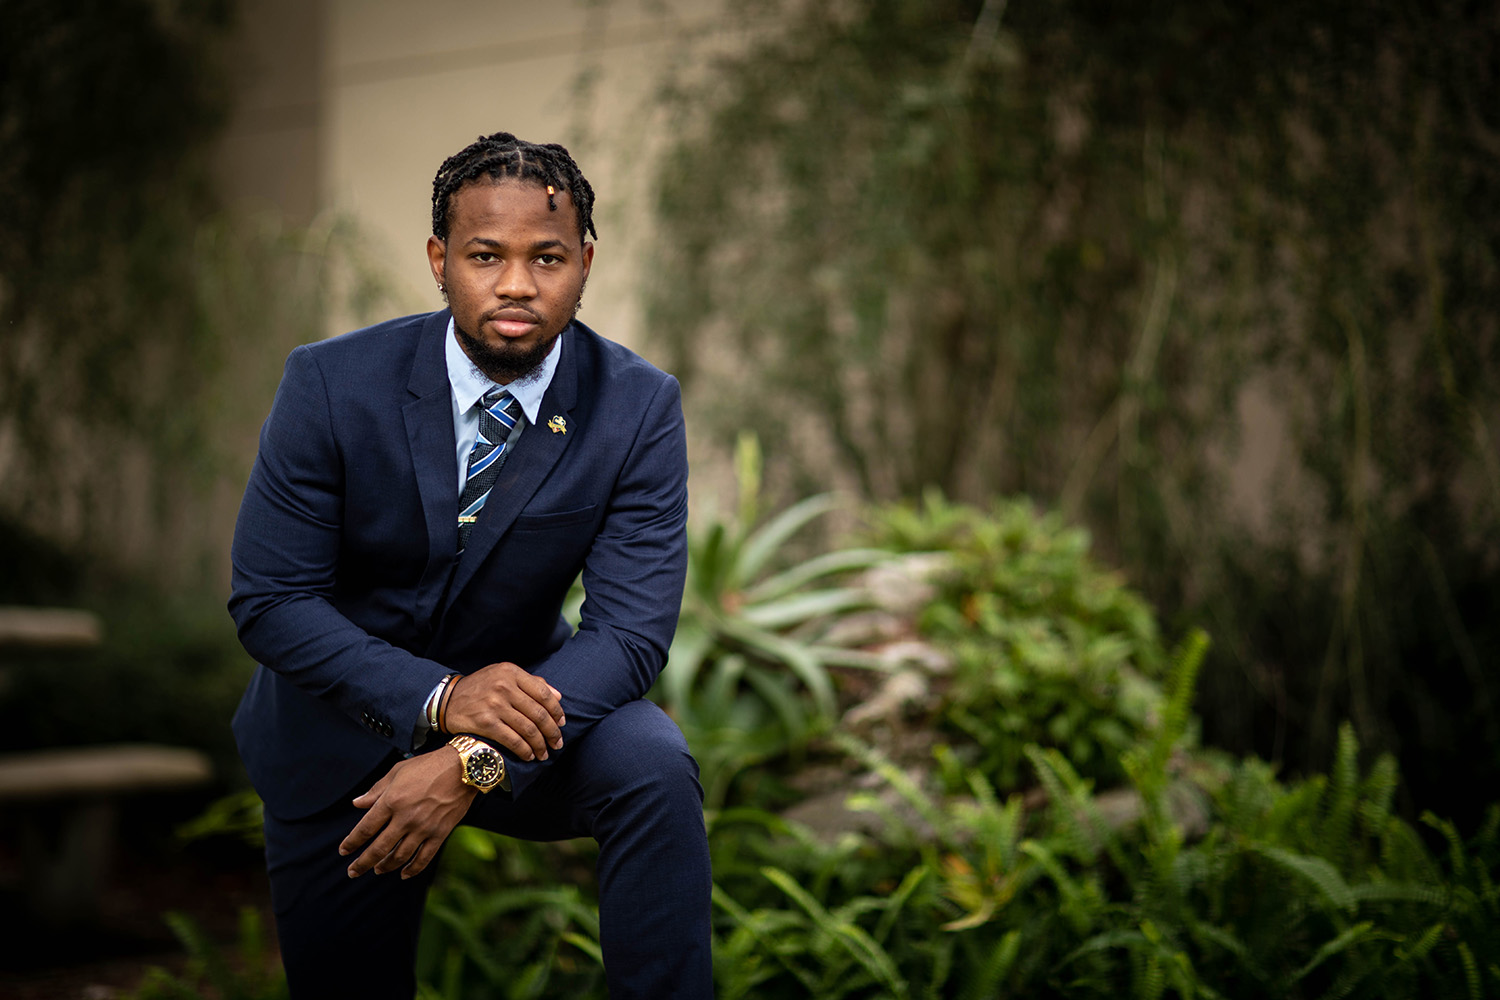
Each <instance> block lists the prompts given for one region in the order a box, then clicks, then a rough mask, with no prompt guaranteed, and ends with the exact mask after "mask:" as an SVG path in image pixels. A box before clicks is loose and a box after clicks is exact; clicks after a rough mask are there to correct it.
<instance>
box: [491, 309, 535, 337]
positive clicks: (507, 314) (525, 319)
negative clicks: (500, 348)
mask: <svg viewBox="0 0 1500 1000" xmlns="http://www.w3.org/2000/svg"><path fill="white" fill-rule="evenodd" d="M485 322H486V323H487V324H488V325H489V326H492V327H494V328H495V330H496V331H497V332H498V333H499V334H500V335H501V336H503V337H524V336H525V335H526V334H528V333H530V332H531V331H532V329H534V328H535V327H537V326H539V325H540V324H541V320H540V319H538V318H537V317H536V316H534V315H532V314H531V313H526V312H521V311H520V310H516V309H507V310H505V311H504V312H499V313H495V314H494V315H492V316H490V317H488V318H487V319H486V320H485Z"/></svg>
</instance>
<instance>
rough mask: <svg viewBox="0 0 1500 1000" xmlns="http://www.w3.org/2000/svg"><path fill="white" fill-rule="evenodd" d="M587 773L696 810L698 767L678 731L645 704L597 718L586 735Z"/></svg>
mask: <svg viewBox="0 0 1500 1000" xmlns="http://www.w3.org/2000/svg"><path fill="white" fill-rule="evenodd" d="M588 743H589V744H590V746H589V748H588V750H589V752H588V754H587V756H588V758H589V760H588V764H587V773H588V774H589V775H590V776H591V777H592V778H594V779H595V780H601V781H604V782H606V783H608V784H609V785H610V786H612V788H613V789H615V790H617V791H619V792H633V793H649V794H654V795H661V796H667V797H671V798H678V799H684V800H692V801H693V802H695V803H696V804H697V805H698V806H701V804H702V800H703V790H702V788H701V787H700V786H699V784H698V764H697V762H696V761H695V760H693V756H692V754H691V753H690V752H689V750H688V745H687V740H686V739H685V738H684V737H683V735H682V730H680V729H678V728H677V724H676V723H675V722H673V721H672V720H671V719H670V718H668V716H667V714H666V713H665V712H663V711H662V710H661V709H660V708H658V707H657V706H656V705H655V704H653V703H652V702H649V701H634V702H631V703H629V704H627V705H625V706H624V707H623V708H620V709H618V710H616V711H615V712H613V713H611V714H610V715H608V716H606V717H605V718H604V719H601V720H600V721H599V722H598V723H597V724H596V725H595V726H594V729H593V731H592V732H591V733H590V734H589V737H588Z"/></svg>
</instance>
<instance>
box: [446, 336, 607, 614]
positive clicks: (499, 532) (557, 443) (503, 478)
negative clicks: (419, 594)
mask: <svg viewBox="0 0 1500 1000" xmlns="http://www.w3.org/2000/svg"><path fill="white" fill-rule="evenodd" d="M562 337H563V344H562V352H563V353H562V357H561V358H560V359H558V365H557V371H555V372H553V374H552V382H551V384H550V385H548V387H547V391H546V392H545V393H544V394H543V395H542V405H541V408H540V409H539V410H538V411H537V415H538V418H539V421H540V422H539V423H538V424H536V425H528V426H527V428H526V430H525V431H523V432H522V434H521V439H520V440H519V441H517V442H516V450H515V451H514V452H513V453H512V454H510V455H509V456H507V457H506V459H505V465H504V466H503V467H502V468H501V470H500V475H499V478H497V479H496V480H495V485H494V486H493V487H492V488H491V489H490V495H489V498H488V499H487V500H485V502H484V510H482V511H481V512H480V514H479V520H478V521H477V522H476V523H475V525H474V530H473V531H472V532H470V534H469V542H468V545H466V546H465V547H464V552H463V556H462V558H460V559H459V561H458V569H457V572H456V573H455V574H454V577H453V582H452V584H451V585H450V586H449V588H448V596H447V599H446V601H445V603H446V604H450V605H451V604H452V603H453V600H454V598H456V597H457V596H458V595H459V594H460V593H461V592H462V591H463V589H464V587H465V586H467V585H468V583H469V581H471V580H472V579H473V578H474V574H475V572H476V571H477V570H478V568H479V566H480V565H481V564H483V563H484V561H485V559H486V558H487V557H488V556H489V554H490V552H491V550H492V549H494V547H495V544H496V543H497V542H498V541H499V540H500V538H501V536H503V535H504V534H505V532H506V531H508V530H509V529H510V526H511V524H513V523H514V522H515V519H516V515H517V514H519V513H520V512H521V509H522V508H523V507H525V506H526V504H527V502H528V501H530V500H531V498H532V496H533V495H534V494H535V493H536V491H537V489H538V488H539V487H540V486H541V485H542V483H543V482H544V481H546V479H547V475H548V474H549V473H550V472H551V471H552V468H553V466H555V465H556V464H557V463H558V461H559V460H560V459H561V458H562V456H563V452H564V451H566V450H567V448H568V445H569V444H570V443H571V442H572V441H573V440H574V439H575V438H576V437H577V435H578V433H579V429H578V428H577V427H576V426H575V425H574V421H573V420H572V415H573V410H574V407H575V404H576V403H577V399H578V348H577V342H576V341H575V340H574V339H573V327H571V326H570V327H568V329H567V330H565V331H563V334H562ZM553 417H563V418H564V426H565V427H566V428H567V430H566V432H562V431H560V430H559V431H554V430H553V429H552V428H550V427H549V426H548V423H549V421H551V420H552V418H553ZM450 450H451V449H450ZM457 517H458V513H457V501H456V500H455V501H454V520H455V521H456V520H457ZM457 530H458V529H457V527H455V528H454V530H453V537H454V545H455V546H456V545H457V544H458V543H457V537H458V534H457Z"/></svg>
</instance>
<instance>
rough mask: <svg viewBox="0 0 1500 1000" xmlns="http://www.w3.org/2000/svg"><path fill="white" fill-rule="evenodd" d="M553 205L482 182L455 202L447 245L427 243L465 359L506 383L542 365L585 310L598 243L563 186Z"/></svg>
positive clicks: (533, 193)
mask: <svg viewBox="0 0 1500 1000" xmlns="http://www.w3.org/2000/svg"><path fill="white" fill-rule="evenodd" d="M554 200H555V201H556V202H557V211H555V212H554V211H552V210H551V209H549V208H548V207H547V189H546V188H545V187H542V186H540V185H538V184H535V183H532V182H530V181H519V180H501V181H492V180H489V179H488V178H480V179H479V180H477V181H472V182H470V183H468V184H465V185H464V186H463V187H461V188H459V189H458V190H457V191H456V192H454V194H453V196H452V198H451V199H450V200H449V203H448V217H449V218H448V239H447V240H440V239H438V238H437V237H436V236H433V237H430V238H429V239H428V240H427V259H428V261H429V262H430V263H431V264H432V275H433V277H434V278H436V279H437V280H438V281H439V282H440V283H441V284H443V285H445V286H447V289H448V305H449V307H450V308H451V309H452V310H453V325H454V327H455V328H456V330H457V332H458V341H459V343H460V344H461V345H462V346H463V349H464V353H465V354H467V355H468V356H469V360H470V361H473V362H474V364H475V366H476V367H478V369H479V370H480V371H482V372H484V373H485V374H486V375H488V376H489V377H490V378H491V379H493V380H494V381H495V382H498V383H499V384H501V385H505V384H506V383H509V382H512V381H514V380H515V379H518V378H522V377H524V376H525V375H527V374H529V373H530V372H532V371H533V370H535V369H536V367H537V365H539V364H541V362H542V359H543V358H545V357H546V356H547V354H548V352H549V351H551V350H552V344H553V342H554V341H556V340H557V337H558V334H560V333H562V331H563V328H564V327H566V326H567V325H568V323H569V322H570V321H571V320H572V319H573V315H574V313H576V312H577V311H578V302H579V299H580V297H581V296H582V295H583V286H584V283H585V282H586V281H587V280H588V276H589V267H590V265H592V264H593V261H594V245H593V244H592V243H584V242H582V240H581V239H580V237H579V235H578V215H577V210H576V209H575V208H574V207H573V199H572V197H571V196H569V194H568V193H567V191H566V190H559V191H558V192H557V194H556V195H554Z"/></svg>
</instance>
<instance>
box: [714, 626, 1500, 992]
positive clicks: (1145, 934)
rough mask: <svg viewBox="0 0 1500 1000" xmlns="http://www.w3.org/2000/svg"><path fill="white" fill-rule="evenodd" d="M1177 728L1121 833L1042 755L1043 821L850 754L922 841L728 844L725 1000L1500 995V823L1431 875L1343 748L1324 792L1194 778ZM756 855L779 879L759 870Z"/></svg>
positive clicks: (1060, 762)
mask: <svg viewBox="0 0 1500 1000" xmlns="http://www.w3.org/2000/svg"><path fill="white" fill-rule="evenodd" d="M1205 649H1206V644H1205V643H1204V641H1203V640H1202V639H1201V637H1199V638H1195V639H1191V640H1190V641H1189V642H1188V643H1187V644H1185V646H1184V647H1183V649H1182V651H1180V652H1179V654H1178V655H1177V656H1176V657H1175V666H1174V667H1173V670H1172V673H1171V676H1170V677H1169V679H1168V686H1169V689H1170V690H1171V692H1172V703H1173V704H1174V705H1184V704H1186V703H1187V699H1188V698H1190V696H1191V690H1192V679H1193V676H1194V674H1195V672H1196V670H1197V667H1198V665H1199V664H1200V663H1201V661H1202V657H1203V654H1204V652H1205ZM1163 718H1164V720H1165V721H1164V722H1163V723H1162V724H1161V725H1159V726H1158V727H1157V728H1155V729H1153V730H1152V731H1151V732H1150V733H1148V734H1146V735H1145V736H1143V737H1142V739H1141V740H1140V741H1139V742H1138V743H1136V744H1135V745H1134V746H1133V747H1132V748H1131V750H1130V759H1131V764H1130V765H1129V767H1128V770H1129V771H1130V773H1131V777H1132V782H1133V788H1134V790H1135V792H1136V795H1137V796H1138V797H1139V800H1140V801H1141V803H1142V807H1141V810H1140V813H1139V821H1137V822H1119V821H1116V820H1111V819H1109V818H1107V817H1106V815H1105V813H1104V810H1103V808H1102V804H1103V803H1102V800H1101V799H1100V797H1099V796H1097V795H1096V794H1095V792H1094V791H1093V789H1092V787H1091V784H1090V783H1089V782H1088V781H1086V780H1084V779H1083V778H1082V777H1080V775H1079V774H1078V772H1077V771H1076V770H1075V769H1074V768H1073V767H1072V766H1071V764H1070V763H1069V762H1068V761H1067V759H1066V757H1065V756H1064V755H1063V754H1061V753H1059V752H1058V751H1057V750H1055V749H1045V750H1044V749H1041V748H1037V747H1031V748H1029V749H1028V751H1027V753H1028V756H1029V757H1030V759H1031V761H1032V764H1033V766H1034V768H1035V770H1036V773H1037V774H1038V775H1039V777H1040V778H1041V779H1042V783H1043V786H1044V788H1045V789H1046V792H1047V805H1046V807H1045V809H1043V810H1040V811H1036V812H1032V813H1030V814H1027V813H1026V812H1025V811H1024V810H1023V807H1022V804H1021V798H1020V797H1019V796H1012V797H1011V798H1010V799H1009V800H1008V801H1007V802H1005V803H1004V804H1001V803H1000V802H999V801H998V800H997V799H996V797H995V795H994V794H993V790H992V788H991V786H990V784H989V782H988V779H987V777H986V776H984V775H983V774H980V773H979V772H976V771H973V770H969V771H967V777H968V779H969V786H970V790H971V794H970V795H968V796H945V797H941V798H934V797H931V796H929V795H928V794H927V793H925V792H923V791H922V790H921V789H920V788H919V787H918V786H917V785H916V784H915V783H913V782H911V781H909V780H906V778H905V776H904V774H903V772H902V771H901V769H899V768H895V767H894V766H892V765H890V764H889V763H888V762H883V761H882V758H881V755H880V754H879V753H878V752H876V751H874V750H872V749H870V748H862V747H858V746H856V745H853V744H850V750H851V752H853V753H854V754H855V755H856V756H857V757H858V758H859V759H861V760H863V761H864V762H865V763H866V764H867V765H870V766H872V767H873V768H874V770H875V771H876V773H878V774H880V775H881V776H882V777H883V778H885V779H886V780H887V781H888V782H890V784H891V786H892V787H893V788H894V789H896V790H897V791H898V792H899V793H900V794H901V796H903V797H904V798H907V799H909V800H912V802H913V804H914V805H915V806H916V810H915V811H916V814H917V815H919V816H920V817H921V822H922V828H921V830H914V829H912V828H911V827H910V825H909V821H908V822H907V823H906V825H905V826H904V827H903V822H902V821H901V820H900V819H899V817H897V816H895V815H894V814H890V813H887V818H888V822H889V823H890V824H892V825H891V826H890V827H889V828H888V829H887V830H886V832H885V833H883V834H880V835H878V836H876V837H864V836H856V835H853V834H849V835H845V836H844V837H841V838H840V839H839V840H838V841H837V842H836V843H835V844H826V843H820V842H817V841H815V840H812V839H811V838H809V837H808V836H807V835H806V834H805V833H804V832H801V831H799V830H797V829H796V828H794V827H790V826H788V825H787V824H785V823H780V824H779V825H778V824H777V823H776V822H775V821H772V820H763V821H760V822H758V823H757V824H756V836H753V837H752V836H743V835H742V837H741V838H740V840H739V842H738V843H737V844H736V845H735V847H734V854H733V857H734V858H735V861H734V863H730V864H724V865H719V864H718V862H719V861H720V858H721V857H722V856H723V855H724V853H725V852H726V851H727V850H728V848H727V846H726V844H725V843H724V842H723V835H724V834H725V833H726V832H728V831H727V829H725V828H722V827H719V826H716V827H715V828H714V840H713V843H714V844H715V851H716V854H715V861H716V880H717V882H718V887H717V889H716V893H715V902H716V905H717V907H718V909H719V910H720V911H721V912H722V913H724V914H725V915H726V916H727V919H726V921H725V922H724V923H723V924H722V925H721V926H722V933H723V934H724V935H725V937H724V938H723V939H722V940H723V942H724V943H723V950H724V952H726V953H727V954H728V955H732V956H733V957H732V960H725V961H724V962H723V964H724V966H725V968H724V969H722V970H721V977H720V982H721V985H727V984H733V985H734V990H733V992H729V991H726V995H737V996H743V995H755V996H763V997H778V996H786V997H793V996H806V995H823V994H822V993H821V992H819V991H820V990H821V989H823V988H824V987H825V986H826V984H828V983H837V984H839V989H840V990H841V992H837V993H834V994H830V995H838V996H869V997H874V996H905V995H912V996H917V995H925V996H934V997H939V996H942V997H960V996H965V997H966V996H975V997H978V996H990V995H996V994H1002V995H1024V996H1036V997H1052V996H1057V997H1063V996H1066V997H1069V998H1077V997H1091V996H1098V997H1118V996H1141V997H1160V996H1167V995H1171V996H1177V997H1204V998H1212V997H1230V996H1233V997H1267V998H1272V997H1275V998H1285V997H1292V998H1297V997H1325V996H1330V997H1331V996H1337V997H1345V996H1348V997H1380V998H1392V997H1425V996H1483V995H1489V994H1490V993H1492V992H1494V991H1495V990H1496V989H1500V963H1497V962H1496V960H1495V956H1496V951H1497V949H1500V943H1497V942H1500V910H1497V909H1496V907H1497V896H1496V890H1495V885H1494V879H1495V875H1496V873H1497V871H1500V838H1497V836H1496V830H1497V826H1500V807H1497V808H1495V809H1492V811H1491V817H1492V818H1491V820H1490V822H1489V823H1488V824H1487V825H1486V826H1485V827H1484V829H1482V830H1481V831H1480V833H1479V835H1478V836H1477V837H1475V838H1474V839H1473V840H1472V841H1470V842H1468V843H1465V842H1463V841H1462V840H1461V839H1460V838H1459V837H1458V836H1457V834H1456V833H1455V832H1454V831H1453V829H1452V827H1451V825H1446V824H1436V825H1438V826H1439V827H1440V828H1441V829H1442V831H1443V833H1444V838H1445V840H1446V841H1447V844H1448V853H1447V857H1446V858H1443V857H1434V856H1432V855H1431V854H1430V853H1429V852H1428V851H1427V849H1426V848H1425V847H1424V845H1423V842H1422V840H1421V838H1420V837H1419V836H1417V834H1416V832H1415V831H1414V830H1413V829H1412V828H1411V827H1410V826H1408V825H1407V824H1405V823H1404V822H1402V821H1401V820H1400V819H1398V818H1396V817H1394V816H1393V815H1391V813H1390V812H1389V803H1390V798H1391V792H1392V779H1393V771H1392V770H1391V765H1390V760H1389V758H1382V759H1381V760H1379V761H1377V762H1376V763H1375V765H1374V766H1373V767H1371V768H1370V769H1369V770H1368V771H1367V772H1365V773H1363V774H1361V772H1360V769H1359V766H1358V763H1357V746H1356V744H1355V742H1354V738H1353V735H1352V731H1351V730H1349V729H1348V727H1346V728H1345V729H1344V731H1343V734H1342V736H1341V740H1340V747H1341V749H1340V753H1339V757H1338V759H1337V760H1336V761H1335V764H1334V771H1333V776H1332V777H1331V778H1329V779H1321V778H1319V779H1314V780H1311V781H1309V782H1305V783H1301V784H1293V785H1284V784H1282V783H1281V782H1279V781H1278V780H1277V779H1276V778H1275V777H1274V775H1273V774H1272V772H1271V770H1270V769H1269V768H1267V767H1266V766H1265V765H1263V764H1260V763H1259V762H1256V761H1254V760H1249V761H1244V762H1226V761H1212V760H1209V761H1202V762H1199V763H1196V764H1195V763H1193V762H1191V761H1190V760H1189V759H1186V758H1183V757H1182V755H1181V749H1182V746H1183V740H1184V739H1185V736H1186V734H1187V731H1188V728H1189V726H1188V721H1189V720H1188V719H1187V716H1186V714H1185V713H1177V712H1171V711H1169V712H1167V713H1165V714H1164V717H1163ZM1184 781H1186V782H1187V783H1189V784H1191V785H1192V786H1194V788H1196V789H1197V791H1198V792H1199V793H1200V795H1202V796H1203V797H1204V799H1205V801H1207V802H1209V804H1210V814H1209V817H1208V820H1207V822H1206V824H1205V825H1204V827H1203V829H1201V830H1200V831H1197V832H1192V833H1190V832H1189V831H1188V829H1187V828H1186V827H1185V826H1184V824H1183V821H1182V820H1181V819H1179V818H1177V817H1176V816H1174V814H1173V809H1172V808H1171V806H1170V803H1169V801H1168V798H1169V797H1168V796H1166V795H1165V794H1164V790H1166V789H1169V788H1171V787H1173V786H1174V785H1175V784H1178V783H1181V782H1184ZM721 822H723V820H722V819H721ZM1433 822H1434V823H1435V822H1436V821H1433ZM924 831H925V832H924ZM747 853H750V854H754V855H758V856H760V857H762V858H765V859H768V860H770V859H774V864H767V863H764V862H763V866H762V868H761V869H759V870H757V869H755V868H754V867H753V866H751V865H750V864H748V863H747V861H746V859H745V858H744V855H745V854H747ZM830 859H834V860H833V863H832V864H830ZM830 868H833V869H834V870H836V871H837V873H838V874H837V875H836V876H833V877H830V876H829V874H828V873H829V871H830ZM768 885H769V887H770V890H769V891H768ZM795 886H800V887H802V889H804V890H805V892H793V891H791V887H795ZM777 893H780V894H781V896H782V897H783V898H781V899H778V898H777ZM804 896H809V897H811V899H808V898H803V897H804ZM814 902H815V903H816V909H815V908H814V906H813V903H814ZM813 913H817V914H818V922H819V927H818V929H817V930H816V932H815V931H814V929H813V928H812V927H811V926H809V925H808V923H807V920H808V917H809V914H813ZM856 932H857V933H856ZM855 942H858V943H857V944H856V943H855ZM856 953H857V954H858V955H859V956H862V957H863V958H864V959H865V960H866V961H865V962H861V961H860V960H859V958H856V957H854V956H855V955H856ZM895 982H904V983H905V984H906V988H905V991H900V990H894V989H893V988H892V986H891V984H892V983H895Z"/></svg>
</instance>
